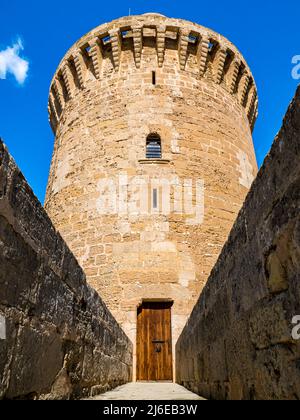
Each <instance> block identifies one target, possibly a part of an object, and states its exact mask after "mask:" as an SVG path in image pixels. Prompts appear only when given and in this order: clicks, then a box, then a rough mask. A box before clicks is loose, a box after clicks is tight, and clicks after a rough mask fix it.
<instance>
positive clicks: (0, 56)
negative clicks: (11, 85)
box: [0, 39, 29, 85]
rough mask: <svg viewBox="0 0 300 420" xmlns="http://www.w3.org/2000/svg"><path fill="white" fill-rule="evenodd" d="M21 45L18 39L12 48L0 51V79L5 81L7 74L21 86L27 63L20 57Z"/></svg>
mask: <svg viewBox="0 0 300 420" xmlns="http://www.w3.org/2000/svg"><path fill="white" fill-rule="evenodd" d="M23 49H24V48H23V45H22V42H21V40H20V39H19V40H18V41H17V42H16V43H15V44H14V45H13V46H12V47H6V49H5V50H2V51H0V79H6V76H7V74H8V73H11V74H13V75H14V76H15V78H16V80H17V82H18V83H19V84H20V85H22V84H23V83H24V82H25V80H26V77H27V74H28V69H29V62H28V61H26V60H24V59H23V58H21V57H20V53H21V51H22V50H23Z"/></svg>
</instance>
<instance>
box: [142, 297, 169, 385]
mask: <svg viewBox="0 0 300 420" xmlns="http://www.w3.org/2000/svg"><path fill="white" fill-rule="evenodd" d="M147 303H150V304H151V303H153V304H155V303H162V304H164V303H165V304H168V305H170V340H171V343H170V350H171V372H172V374H171V376H172V379H170V381H172V382H173V381H174V354H173V330H172V322H173V319H172V307H173V305H174V300H173V299H171V298H145V299H142V300H141V301H140V302H139V304H138V305H137V308H136V339H135V347H136V354H135V372H136V373H135V380H136V381H137V382H147V381H143V380H141V379H138V363H139V357H138V338H139V337H138V334H139V330H138V311H139V309H140V308H142V306H143V305H144V304H147ZM162 382H163V381H162ZM167 382H169V381H167Z"/></svg>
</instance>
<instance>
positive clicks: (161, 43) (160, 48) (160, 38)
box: [156, 26, 166, 67]
mask: <svg viewBox="0 0 300 420" xmlns="http://www.w3.org/2000/svg"><path fill="white" fill-rule="evenodd" d="M156 38H157V57H158V67H162V66H163V63H164V57H165V48H166V46H165V42H166V27H165V26H158V27H157V36H156Z"/></svg>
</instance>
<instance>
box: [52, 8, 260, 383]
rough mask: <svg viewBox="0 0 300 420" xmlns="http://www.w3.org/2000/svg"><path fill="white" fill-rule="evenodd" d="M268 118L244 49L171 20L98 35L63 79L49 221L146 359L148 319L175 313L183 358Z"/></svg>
mask: <svg viewBox="0 0 300 420" xmlns="http://www.w3.org/2000/svg"><path fill="white" fill-rule="evenodd" d="M257 108H258V99H257V91H256V86H255V82H254V79H253V76H252V74H251V72H250V70H249V68H248V66H247V64H246V62H245V60H244V59H243V57H242V56H241V54H240V53H239V51H238V50H237V49H236V47H235V46H234V45H232V44H231V43H230V42H229V41H228V40H227V39H225V38H224V37H223V36H221V35H219V34H217V33H215V32H213V31H211V30H209V29H207V28H204V27H202V26H199V25H197V24H194V23H191V22H187V21H184V20H179V19H170V18H167V17H165V16H162V15H159V14H152V13H150V14H146V15H142V16H130V17H124V18H121V19H118V20H115V21H113V22H111V23H108V24H104V25H101V26H99V27H97V28H96V29H94V30H92V31H91V32H89V33H88V34H87V35H85V36H84V37H83V38H81V39H80V40H79V41H78V42H77V43H76V44H75V45H74V46H73V47H72V48H71V49H70V50H69V51H68V52H67V54H66V55H65V57H64V58H63V60H62V62H61V63H60V65H59V66H58V70H57V72H56V73H55V75H54V78H53V81H52V83H51V88H50V95H49V116H50V123H51V126H52V129H53V131H54V133H55V136H56V140H55V148H54V154H53V159H52V165H51V172H50V177H49V183H48V188H47V196H46V203H45V205H46V209H47V211H48V213H49V215H50V217H51V218H52V220H53V222H54V224H55V226H56V227H57V229H58V230H59V231H60V233H61V234H62V236H63V238H64V239H65V240H66V242H67V243H68V245H69V246H70V248H71V250H72V251H73V252H74V254H75V256H76V257H77V259H78V260H79V262H80V263H81V265H82V267H83V268H84V270H85V273H86V275H87V279H88V281H89V283H90V284H91V286H93V287H94V288H95V289H96V290H97V291H98V292H99V294H100V295H101V297H102V298H103V300H104V301H105V302H106V304H107V305H108V307H109V309H110V310H111V311H112V313H113V314H114V316H115V317H116V319H117V320H118V321H119V322H120V323H121V325H122V327H123V328H124V330H125V332H126V333H127V334H128V336H129V337H130V338H131V339H132V341H133V343H134V346H135V343H136V341H137V342H138V345H137V350H135V354H136V353H139V352H146V350H145V347H143V344H142V341H141V340H142V338H141V337H139V332H138V333H137V318H138V314H139V315H140V314H141V308H142V307H143V305H144V307H145V311H146V310H148V311H150V312H151V304H153V305H154V304H157V305H161V306H162V307H163V305H166V307H167V308H168V310H170V311H169V312H170V313H171V323H172V340H171V339H170V340H169V343H170V342H171V341H172V345H171V347H170V348H169V350H168V352H169V353H168V354H169V356H170V354H171V353H172V347H173V349H174V345H175V344H176V341H177V338H178V336H179V334H180V332H181V331H182V328H183V327H184V325H185V323H186V321H187V318H188V316H189V314H190V312H191V310H192V308H193V306H194V305H195V303H196V301H197V298H198V296H199V293H200V291H201V290H202V288H203V287H204V285H205V282H206V280H207V277H208V275H209V273H210V270H211V268H212V267H213V265H214V264H215V262H216V259H217V257H218V255H219V253H220V251H221V249H222V246H223V245H224V242H225V241H226V239H227V236H228V233H229V231H230V229H231V227H232V224H233V222H234V220H235V219H236V216H237V213H238V211H239V209H240V208H241V206H242V203H243V201H244V198H245V195H246V193H247V192H248V189H249V187H250V185H251V183H252V180H253V178H254V176H255V175H256V172H257V164H256V159H255V154H254V149H253V143H252V135H251V132H252V129H253V127H254V124H255V120H256V117H257ZM141 305H142V306H141ZM150 312H149V313H150ZM148 315H149V314H148ZM167 322H170V321H168V320H167V318H166V319H165V321H164V322H162V324H166V323H167ZM141 334H142V333H141ZM136 335H138V337H137V338H136ZM163 342H164V341H163V340H161V341H160V340H152V343H153V346H156V347H155V351H156V353H157V354H159V353H162V348H163V344H162V343H163ZM150 345H151V344H150ZM153 348H154V347H153ZM135 349H136V346H135ZM141 349H144V350H141ZM173 354H174V351H173ZM137 356H138V359H139V357H141V355H139V354H137ZM169 356H168V357H169ZM171 357H172V356H171ZM140 363H144V364H145V363H146V362H145V360H143V361H142V362H140ZM138 378H139V379H141V378H142V375H141V374H140V373H138ZM158 379H159V378H158Z"/></svg>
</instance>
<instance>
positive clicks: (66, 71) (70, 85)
mask: <svg viewBox="0 0 300 420" xmlns="http://www.w3.org/2000/svg"><path fill="white" fill-rule="evenodd" d="M62 77H63V79H64V82H65V86H66V90H67V93H68V99H72V98H73V92H74V90H75V83H74V79H73V76H72V73H71V70H70V67H69V62H68V61H66V62H65V63H64V65H63V67H62Z"/></svg>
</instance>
